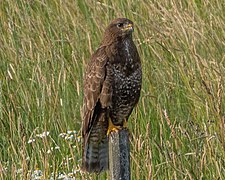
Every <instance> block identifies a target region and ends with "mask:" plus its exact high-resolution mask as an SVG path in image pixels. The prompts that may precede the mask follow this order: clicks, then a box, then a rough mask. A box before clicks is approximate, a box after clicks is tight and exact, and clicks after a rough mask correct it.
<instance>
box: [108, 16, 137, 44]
mask: <svg viewBox="0 0 225 180" xmlns="http://www.w3.org/2000/svg"><path fill="white" fill-rule="evenodd" d="M133 31H134V23H133V22H132V21H131V20H129V19H126V18H118V19H114V20H113V21H112V22H111V23H110V25H109V26H108V27H107V28H106V30H105V38H110V39H114V40H115V39H117V38H125V37H129V36H131V34H132V32H133Z"/></svg>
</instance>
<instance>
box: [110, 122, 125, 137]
mask: <svg viewBox="0 0 225 180" xmlns="http://www.w3.org/2000/svg"><path fill="white" fill-rule="evenodd" d="M121 129H122V127H121V126H115V125H114V124H113V123H112V121H111V119H110V118H109V126H108V131H107V136H108V135H109V134H110V133H111V132H112V131H119V130H121Z"/></svg>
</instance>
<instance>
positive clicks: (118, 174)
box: [109, 129, 130, 180]
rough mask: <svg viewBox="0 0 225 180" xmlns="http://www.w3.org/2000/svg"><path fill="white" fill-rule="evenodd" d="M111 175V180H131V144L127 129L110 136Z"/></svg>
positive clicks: (112, 133)
mask: <svg viewBox="0 0 225 180" xmlns="http://www.w3.org/2000/svg"><path fill="white" fill-rule="evenodd" d="M109 174H110V179H111V180H119V179H121V180H130V144H129V132H128V130H127V129H123V130H120V131H118V132H115V131H114V132H111V134H110V136H109Z"/></svg>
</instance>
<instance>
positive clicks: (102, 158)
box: [82, 18, 142, 173]
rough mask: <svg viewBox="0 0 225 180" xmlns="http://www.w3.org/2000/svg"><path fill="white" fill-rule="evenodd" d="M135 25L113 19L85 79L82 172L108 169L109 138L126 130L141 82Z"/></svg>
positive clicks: (90, 63) (91, 61)
mask: <svg viewBox="0 0 225 180" xmlns="http://www.w3.org/2000/svg"><path fill="white" fill-rule="evenodd" d="M133 30H134V25H133V22H132V21H131V20H129V19H126V18H118V19H115V20H113V21H112V22H111V23H110V25H109V26H108V27H107V28H106V30H105V33H104V37H103V39H102V42H101V44H100V47H99V48H98V49H97V50H96V52H95V53H94V54H93V55H92V57H91V60H90V62H89V64H88V65H87V68H86V73H85V78H84V102H83V103H84V104H83V112H82V113H83V114H82V118H83V124H82V137H83V157H82V170H83V171H87V172H96V173H100V172H101V171H104V170H107V169H108V135H109V133H110V132H111V131H116V130H120V129H122V128H124V127H126V123H127V121H128V117H129V115H130V114H131V112H132V110H133V108H134V106H135V105H136V104H137V102H138V99H139V96H140V90H141V82H142V69H141V61H140V58H139V55H138V52H137V48H136V46H135V44H134V42H133V40H132V32H133Z"/></svg>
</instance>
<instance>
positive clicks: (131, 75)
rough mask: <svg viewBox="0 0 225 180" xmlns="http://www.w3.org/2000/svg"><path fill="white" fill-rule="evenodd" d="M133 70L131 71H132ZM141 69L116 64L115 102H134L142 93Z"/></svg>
mask: <svg viewBox="0 0 225 180" xmlns="http://www.w3.org/2000/svg"><path fill="white" fill-rule="evenodd" d="M130 71H131V72H130ZM140 88H141V69H140V68H137V69H129V68H128V67H120V68H118V67H117V66H115V67H114V68H113V102H115V104H117V105H118V104H123V105H126V104H127V105H128V104H130V103H132V102H134V101H135V100H136V98H137V96H138V94H139V93H140Z"/></svg>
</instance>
